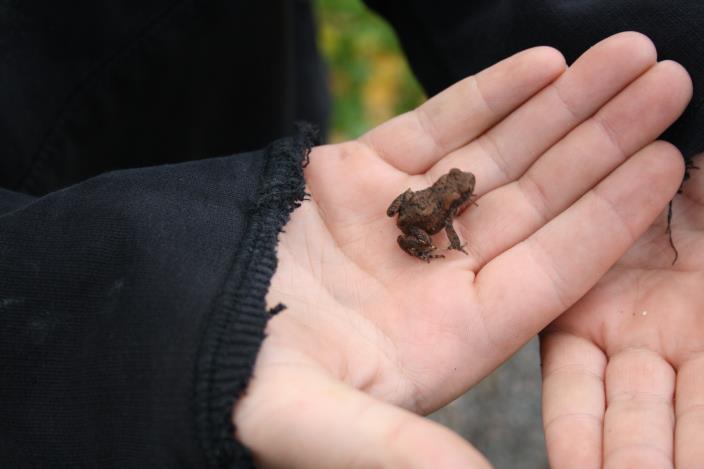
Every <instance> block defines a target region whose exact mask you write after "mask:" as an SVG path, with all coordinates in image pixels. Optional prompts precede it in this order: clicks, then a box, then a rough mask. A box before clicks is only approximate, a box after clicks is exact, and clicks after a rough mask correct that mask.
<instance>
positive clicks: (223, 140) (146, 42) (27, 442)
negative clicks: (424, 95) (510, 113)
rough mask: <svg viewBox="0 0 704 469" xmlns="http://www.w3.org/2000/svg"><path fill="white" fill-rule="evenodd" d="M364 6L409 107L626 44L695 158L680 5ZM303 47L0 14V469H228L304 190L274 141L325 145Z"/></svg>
mask: <svg viewBox="0 0 704 469" xmlns="http://www.w3.org/2000/svg"><path fill="white" fill-rule="evenodd" d="M368 4H369V5H370V6H372V7H373V8H376V9H377V10H378V11H379V12H380V13H381V14H382V15H384V16H385V17H386V18H388V19H389V20H390V21H391V23H392V24H393V25H394V27H395V28H396V29H397V31H398V33H399V36H400V38H401V41H402V44H403V46H404V48H405V50H406V52H407V53H408V56H409V59H410V62H411V65H412V67H413V69H414V71H415V72H416V73H417V75H418V77H419V79H420V80H421V82H422V83H423V85H424V87H425V88H426V90H427V91H428V93H429V94H434V93H436V92H437V91H439V90H441V89H442V88H444V87H446V86H448V85H449V84H451V83H453V82H454V81H457V80H458V79H460V78H463V77H464V76H466V75H468V74H471V73H474V72H476V71H478V70H480V69H481V68H483V67H485V66H488V65H490V64H491V63H494V62H496V61H498V60H499V59H501V58H503V57H505V56H507V55H509V54H511V53H513V52H516V51H518V50H521V49H525V48H527V47H530V46H533V45H539V44H548V45H553V46H555V47H557V48H559V49H560V50H562V51H563V52H564V53H565V54H566V56H567V57H568V59H569V60H570V61H571V60H574V59H575V58H576V56H577V55H578V54H580V53H581V52H583V51H584V50H585V49H586V48H587V47H588V46H590V45H592V44H593V43H595V42H597V41H598V40H600V39H602V38H604V37H606V36H608V35H610V34H612V33H615V32H618V31H621V30H625V29H635V30H639V31H642V32H644V33H646V34H648V35H649V36H651V37H652V38H653V39H654V40H655V42H656V45H657V46H658V48H659V51H660V54H661V58H673V59H676V60H678V61H680V62H681V63H683V64H684V65H685V66H686V67H687V68H688V70H689V71H690V73H691V74H692V76H693V78H694V83H695V98H694V100H693V102H692V104H691V105H690V107H689V108H688V110H687V112H686V114H685V115H684V116H683V117H682V118H681V119H680V121H678V123H677V124H676V125H675V127H674V128H673V129H671V131H670V133H669V137H670V138H671V139H672V140H673V141H674V142H675V143H676V144H677V145H678V146H680V148H681V149H682V150H683V151H684V152H685V154H686V155H687V156H691V155H692V154H694V153H695V152H698V151H702V150H704V139H702V133H701V131H700V129H701V128H702V126H703V125H704V116H703V115H702V112H701V109H700V108H701V102H702V90H701V85H702V83H703V78H704V70H703V69H702V65H701V61H700V57H703V56H704V42H702V40H701V37H702V36H701V35H702V34H703V33H702V32H701V29H702V28H701V26H702V25H704V21H703V20H704V6H701V5H702V4H701V2H700V1H699V0H690V1H684V0H678V1H672V2H663V1H662V0H621V1H614V0H589V1H584V2H573V1H567V0H565V1H560V0H503V1H494V0H481V1H473V2H442V1H440V2H432V3H431V4H430V3H427V2H421V1H417V0H410V1H405V0H404V1H401V0H398V1H393V0H369V1H368ZM314 39H315V37H314V25H313V19H312V15H311V11H310V5H309V4H308V2H306V1H303V0H269V1H267V2H244V1H240V2H237V1H224V0H222V1H210V2H196V1H187V0H148V1H146V0H120V1H114V0H112V1H107V0H102V1H96V0H90V1H89V0H77V1H74V2H53V1H49V0H36V1H33V2H28V1H26V0H22V1H20V0H9V1H6V2H4V3H3V5H2V6H0V148H1V149H2V157H1V158H0V187H1V189H0V467H3V468H5V467H8V468H13V467H72V468H81V467H85V468H89V467H90V468H92V467H116V468H117V467H119V468H129V467H135V468H138V467H189V468H190V467H246V466H248V465H249V462H248V458H247V454H246V450H245V449H244V448H243V447H241V446H240V445H238V444H237V443H236V442H235V441H234V439H233V437H232V435H233V433H232V432H233V429H232V427H231V424H230V418H229V417H230V413H231V409H232V405H233V402H234V400H235V398H236V396H238V395H239V393H241V392H242V390H243V389H244V388H245V386H246V384H247V380H248V378H249V374H250V371H251V366H252V363H253V361H254V358H255V356H256V353H257V350H258V347H259V344H260V342H261V340H262V337H263V329H264V326H265V324H266V321H267V319H268V317H269V315H270V312H268V311H266V307H265V302H264V297H265V294H266V291H267V288H268V285H269V281H270V279H271V276H272V274H273V272H274V271H275V268H276V257H275V246H276V236H277V234H278V232H279V230H280V229H281V227H282V226H283V225H284V224H285V223H286V221H287V219H288V215H289V214H290V212H291V210H293V209H294V208H295V207H296V206H297V204H299V203H300V201H301V199H302V198H303V195H304V180H303V175H302V165H303V163H304V161H305V158H306V154H307V150H308V149H309V148H310V146H311V145H312V142H313V137H312V133H311V131H310V129H308V128H302V129H300V130H299V131H298V133H296V132H295V131H294V124H293V123H294V122H295V121H296V120H305V121H309V122H313V123H316V124H318V126H320V127H322V128H324V127H325V122H326V116H327V107H328V102H327V101H328V98H327V93H326V83H325V78H324V71H323V67H322V65H321V63H320V60H319V58H318V55H317V51H316V48H315V40H314ZM287 135H288V136H291V135H295V136H294V137H289V138H288V139H284V140H278V141H276V142H274V143H269V142H271V141H273V140H275V139H278V138H280V137H284V136H287ZM258 148H264V149H262V150H256V149H258ZM234 153H239V154H237V155H235V156H230V157H221V158H209V159H205V158H207V157H213V156H218V155H225V154H234ZM173 163H180V164H173ZM152 165H156V166H154V167H150V168H145V166H152ZM126 168H133V169H126ZM138 168H142V169H138ZM115 170H119V171H115ZM106 171H112V172H108V173H105V172H106ZM101 173H104V174H102V175H100V176H97V177H92V176H95V175H98V174H101Z"/></svg>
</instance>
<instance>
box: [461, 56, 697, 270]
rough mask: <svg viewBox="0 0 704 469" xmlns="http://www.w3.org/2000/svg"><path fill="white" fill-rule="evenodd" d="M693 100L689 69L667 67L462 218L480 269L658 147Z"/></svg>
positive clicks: (654, 70) (662, 66) (636, 84)
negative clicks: (626, 164)
mask: <svg viewBox="0 0 704 469" xmlns="http://www.w3.org/2000/svg"><path fill="white" fill-rule="evenodd" d="M691 95H692V86H691V80H690V78H689V75H688V74H687V72H686V71H685V70H684V68H682V66H681V65H679V64H677V63H675V62H671V61H666V62H661V63H659V64H657V65H655V66H654V67H652V68H651V69H650V70H648V72H646V73H645V74H643V75H642V76H641V77H640V78H638V79H637V80H635V81H634V82H633V83H631V84H630V85H629V86H628V87H627V88H626V89H624V90H623V91H622V92H621V93H620V94H619V95H617V96H616V97H614V98H613V99H612V100H611V101H610V102H609V103H607V104H606V105H605V106H604V107H603V108H601V110H599V111H598V112H597V113H596V114H595V115H594V116H593V117H592V118H590V119H588V120H587V121H585V122H584V123H582V124H581V125H579V126H578V127H577V128H575V129H574V130H573V131H572V132H570V133H569V134H568V135H567V136H566V137H565V138H563V139H562V140H561V141H560V142H558V143H557V144H555V145H554V146H553V147H552V148H550V149H549V150H548V151H547V152H546V153H545V154H544V155H543V156H542V157H540V158H539V159H538V160H537V161H536V162H535V163H534V164H533V166H531V168H530V169H528V171H527V172H526V173H525V174H523V176H521V177H520V178H519V179H518V180H517V181H515V182H513V183H511V184H508V185H505V186H502V187H500V188H498V189H496V190H494V191H492V192H490V193H488V194H486V195H485V196H484V197H482V198H481V199H480V200H479V201H478V207H476V208H473V209H472V210H467V211H465V213H464V214H463V215H462V216H461V217H460V218H459V222H460V223H459V226H458V228H459V230H460V232H461V234H462V236H463V237H464V239H465V241H466V242H467V243H468V245H469V246H470V249H471V250H472V251H473V253H474V254H475V255H476V256H477V263H478V265H481V263H482V262H483V261H485V260H488V259H491V258H492V257H494V256H496V255H497V254H499V253H500V252H502V251H504V250H505V249H508V248H509V247H511V246H512V245H513V244H515V243H517V242H518V241H520V240H522V239H525V238H526V237H528V236H529V235H530V234H531V233H533V232H534V231H535V230H536V229H538V228H539V227H540V226H542V225H544V224H545V223H546V222H547V221H548V220H550V219H552V218H553V217H554V216H555V215H557V214H558V213H560V212H562V210H564V209H565V208H566V207H569V206H570V205H571V204H572V203H573V202H574V201H575V200H577V198H578V197H579V196H580V195H581V194H583V193H584V192H585V191H587V190H588V189H589V188H590V187H592V186H594V185H595V184H596V183H597V182H598V181H600V180H601V179H602V178H603V177H604V176H606V175H607V174H609V173H610V172H611V171H612V170H613V169H614V168H616V167H617V166H618V165H619V164H621V163H623V161H624V160H625V159H626V158H628V157H629V156H630V155H632V154H633V153H634V152H636V151H638V150H639V149H641V148H643V147H644V146H645V145H647V144H648V143H650V142H652V141H653V140H654V139H655V138H657V136H658V135H660V134H661V133H662V132H664V131H665V129H667V128H668V127H669V126H670V125H671V124H672V123H673V122H674V121H675V120H676V119H677V117H678V116H679V115H680V114H681V113H682V111H683V110H684V109H685V107H686V106H687V103H688V102H689V100H690V98H691ZM508 220H510V223H507V221H508ZM486 226H491V227H494V226H500V227H501V229H500V230H487V229H486V228H485V227H486Z"/></svg>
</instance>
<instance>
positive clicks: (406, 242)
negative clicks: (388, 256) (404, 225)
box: [396, 227, 445, 262]
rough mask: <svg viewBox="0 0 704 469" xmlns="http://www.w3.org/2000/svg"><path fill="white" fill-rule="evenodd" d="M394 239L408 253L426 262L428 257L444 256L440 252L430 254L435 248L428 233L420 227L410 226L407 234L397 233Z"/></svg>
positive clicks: (428, 259)
mask: <svg viewBox="0 0 704 469" xmlns="http://www.w3.org/2000/svg"><path fill="white" fill-rule="evenodd" d="M396 241H397V242H398V245H399V246H401V249H403V250H404V251H406V252H407V253H408V254H410V255H411V256H413V257H417V258H419V259H422V260H424V261H426V262H430V259H437V258H441V257H445V256H443V255H442V254H439V255H438V254H431V253H432V252H433V251H435V250H436V249H437V248H436V247H435V245H433V240H432V239H431V238H430V235H429V234H428V233H426V232H425V231H424V230H422V229H420V228H416V227H413V228H410V229H409V230H408V234H403V235H399V237H398V238H396Z"/></svg>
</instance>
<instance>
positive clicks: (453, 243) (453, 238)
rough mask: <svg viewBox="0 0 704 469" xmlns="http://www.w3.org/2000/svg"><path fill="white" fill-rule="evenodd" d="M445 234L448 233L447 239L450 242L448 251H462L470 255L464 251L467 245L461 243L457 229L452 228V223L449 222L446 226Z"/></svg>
mask: <svg viewBox="0 0 704 469" xmlns="http://www.w3.org/2000/svg"><path fill="white" fill-rule="evenodd" d="M445 232H446V233H447V238H448V239H449V240H450V245H449V246H448V247H447V249H454V250H456V251H462V252H463V253H465V254H467V255H469V253H468V252H467V251H465V250H464V247H465V246H466V244H461V243H460V237H459V236H458V235H457V232H456V231H455V227H454V226H452V221H450V222H448V223H447V224H446V225H445Z"/></svg>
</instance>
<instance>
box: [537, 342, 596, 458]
mask: <svg viewBox="0 0 704 469" xmlns="http://www.w3.org/2000/svg"><path fill="white" fill-rule="evenodd" d="M540 351H541V356H542V364H543V398H542V399H543V427H544V429H545V442H546V444H547V448H548V457H549V460H550V467H554V468H556V469H560V468H572V467H579V468H584V469H588V468H600V467H601V439H602V422H603V419H604V408H605V397H604V368H605V367H606V357H605V356H604V354H603V352H602V351H601V350H600V349H599V348H598V347H597V346H596V345H594V344H593V343H591V342H588V341H587V340H585V339H583V338H580V337H576V336H573V335H570V334H566V333H562V332H546V333H545V334H544V335H542V336H541V339H540Z"/></svg>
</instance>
